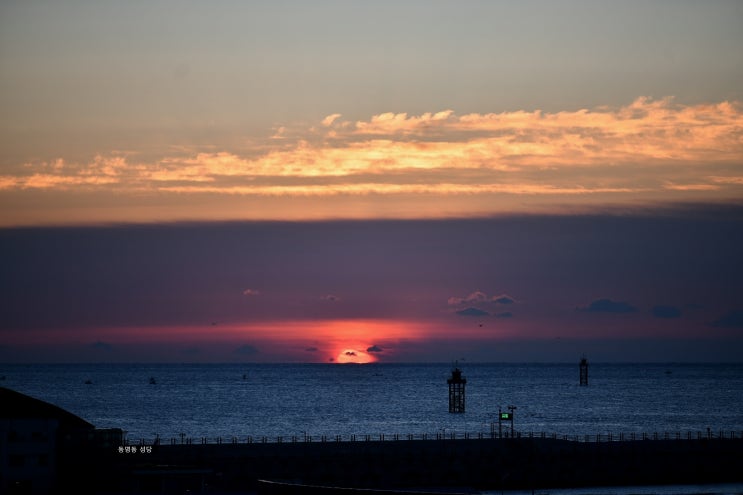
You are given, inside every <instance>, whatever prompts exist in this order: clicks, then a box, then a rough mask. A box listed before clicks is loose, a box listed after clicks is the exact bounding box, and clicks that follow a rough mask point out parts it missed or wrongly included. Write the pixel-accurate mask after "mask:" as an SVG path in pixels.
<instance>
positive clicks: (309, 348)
mask: <svg viewBox="0 0 743 495" xmlns="http://www.w3.org/2000/svg"><path fill="white" fill-rule="evenodd" d="M318 350H319V349H318V348H317V347H308V348H307V349H305V351H306V352H317V351H318Z"/></svg>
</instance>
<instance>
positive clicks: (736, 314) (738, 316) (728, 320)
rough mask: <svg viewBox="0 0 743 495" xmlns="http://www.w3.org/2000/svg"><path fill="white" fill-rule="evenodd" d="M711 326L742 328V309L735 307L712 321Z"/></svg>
mask: <svg viewBox="0 0 743 495" xmlns="http://www.w3.org/2000/svg"><path fill="white" fill-rule="evenodd" d="M712 326H713V327H720V328H743V310H741V309H736V310H733V311H730V312H728V313H726V314H725V315H723V316H721V317H720V318H718V319H717V320H715V321H713V322H712Z"/></svg>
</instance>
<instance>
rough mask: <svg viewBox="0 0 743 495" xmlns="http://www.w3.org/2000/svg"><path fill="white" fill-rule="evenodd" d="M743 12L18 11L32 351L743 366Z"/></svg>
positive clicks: (4, 6) (8, 225)
mask: <svg viewBox="0 0 743 495" xmlns="http://www.w3.org/2000/svg"><path fill="white" fill-rule="evenodd" d="M741 46H743V4H741V3H740V2H737V1H715V0H713V1H709V2H703V3H701V2H690V1H689V2H687V1H658V0H655V1H642V2H634V1H627V2H603V1H591V2H588V1H585V2H583V1H561V2H553V1H524V2H499V1H490V2H477V1H463V2H438V1H426V2H423V1H407V2H392V1H385V0H382V1H379V2H354V1H344V2H333V1H328V0H318V1H316V2H291V1H272V2H258V1H256V2H234V1H227V0H224V1H216V2H208V3H205V2H196V1H179V2H175V1H151V2H118V1H116V2H114V1H105V0H103V1H97V2H89V1H74V0H63V1H58V2H42V1H23V2H20V1H6V2H2V3H0V296H1V297H2V300H1V301H0V361H3V362H57V361H59V362H76V361H81V362H109V361H111V362H140V361H141V362H160V361H162V362H327V363H340V362H357V363H360V362H364V363H365V362H423V361H437V362H441V361H446V362H451V361H454V360H469V361H479V362H493V361H509V362H514V361H546V362H562V361H567V362H572V361H576V362H577V361H578V360H579V359H580V357H581V355H583V354H585V355H587V356H588V357H589V359H591V360H598V361H738V362H739V361H740V360H741V357H740V356H741V355H743V263H742V262H741V256H740V253H741V252H743V234H742V233H741V232H743V51H742V50H740V47H741Z"/></svg>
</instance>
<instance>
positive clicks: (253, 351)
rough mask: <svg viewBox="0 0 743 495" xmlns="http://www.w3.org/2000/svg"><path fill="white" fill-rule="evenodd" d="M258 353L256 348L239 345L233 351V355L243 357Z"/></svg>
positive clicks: (248, 345)
mask: <svg viewBox="0 0 743 495" xmlns="http://www.w3.org/2000/svg"><path fill="white" fill-rule="evenodd" d="M258 353H259V351H258V348H257V347H255V346H254V345H250V344H245V345H241V346H240V347H238V348H237V349H235V354H242V355H243V356H253V355H255V354H258Z"/></svg>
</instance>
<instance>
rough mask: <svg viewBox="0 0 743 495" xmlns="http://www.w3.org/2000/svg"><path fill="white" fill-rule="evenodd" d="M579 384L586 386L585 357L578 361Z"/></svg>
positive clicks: (586, 365)
mask: <svg viewBox="0 0 743 495" xmlns="http://www.w3.org/2000/svg"><path fill="white" fill-rule="evenodd" d="M579 368H580V384H581V385H588V359H586V357H585V356H583V357H582V358H581V359H580V365H579Z"/></svg>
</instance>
